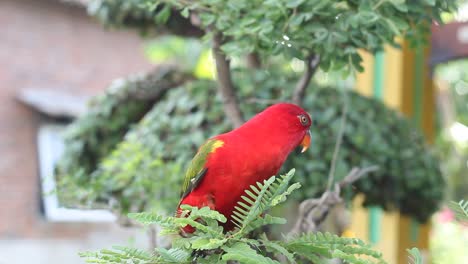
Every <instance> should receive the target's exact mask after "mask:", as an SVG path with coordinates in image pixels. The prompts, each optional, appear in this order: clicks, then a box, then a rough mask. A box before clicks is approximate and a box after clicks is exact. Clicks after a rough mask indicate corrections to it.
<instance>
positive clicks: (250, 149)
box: [176, 103, 312, 234]
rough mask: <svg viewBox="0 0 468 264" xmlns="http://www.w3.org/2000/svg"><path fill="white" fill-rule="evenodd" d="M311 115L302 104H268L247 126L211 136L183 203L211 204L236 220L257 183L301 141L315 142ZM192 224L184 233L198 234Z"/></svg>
mask: <svg viewBox="0 0 468 264" xmlns="http://www.w3.org/2000/svg"><path fill="white" fill-rule="evenodd" d="M311 122H312V120H311V118H310V116H309V114H308V113H307V112H306V111H304V110H303V109H302V108H300V107H299V106H297V105H294V104H289V103H279V104H275V105H272V106H270V107H268V108H266V109H265V110H264V111H262V112H261V113H259V114H257V115H255V116H254V117H253V118H251V119H250V120H249V121H247V122H246V123H245V124H243V125H242V126H240V127H238V128H236V129H234V130H232V131H230V132H228V133H225V134H221V135H217V136H215V137H212V138H210V139H208V140H207V141H206V142H205V143H204V144H203V145H202V146H201V147H200V148H199V150H198V152H197V154H196V155H195V157H194V158H193V160H192V162H191V164H190V166H189V168H188V170H187V172H186V174H185V179H184V183H183V188H182V195H181V200H180V202H179V205H178V208H177V213H176V215H177V216H180V215H181V213H182V212H181V209H180V205H181V204H187V205H191V206H196V207H199V208H201V207H204V206H208V207H210V208H211V209H214V210H217V211H218V212H220V213H222V214H223V215H224V216H226V218H227V219H228V221H227V222H226V224H224V229H225V230H226V231H228V230H231V229H232V228H233V227H234V225H233V223H232V222H231V214H232V212H233V210H234V206H235V205H237V202H238V201H239V200H240V199H241V196H242V195H243V194H244V191H245V190H246V189H248V188H249V187H250V185H253V184H255V183H256V182H262V181H263V180H265V179H268V178H270V177H271V176H273V175H276V174H277V173H278V171H279V170H280V168H281V166H282V165H283V163H284V162H285V160H286V158H287V157H288V155H289V153H291V151H292V150H294V149H295V148H296V147H298V146H299V145H300V146H302V147H303V148H302V152H304V151H305V150H307V148H308V147H309V145H310V131H309V128H310V125H311ZM193 232H194V228H193V227H191V226H186V227H184V228H183V230H182V234H184V233H193Z"/></svg>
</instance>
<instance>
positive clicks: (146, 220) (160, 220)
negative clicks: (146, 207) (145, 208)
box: [127, 212, 174, 227]
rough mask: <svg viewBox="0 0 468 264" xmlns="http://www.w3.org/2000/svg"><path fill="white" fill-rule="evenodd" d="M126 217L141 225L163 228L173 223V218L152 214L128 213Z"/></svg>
mask: <svg viewBox="0 0 468 264" xmlns="http://www.w3.org/2000/svg"><path fill="white" fill-rule="evenodd" d="M127 216H128V217H129V218H130V219H133V220H135V221H137V222H139V223H141V224H143V225H153V224H158V225H160V226H163V227H164V226H167V225H170V224H171V223H172V222H173V221H174V217H170V216H162V215H159V214H156V213H152V212H144V213H129V214H127Z"/></svg>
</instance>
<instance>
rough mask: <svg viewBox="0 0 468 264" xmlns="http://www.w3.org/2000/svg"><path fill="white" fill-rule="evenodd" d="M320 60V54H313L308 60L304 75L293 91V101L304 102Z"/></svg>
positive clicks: (298, 103) (296, 102)
mask: <svg viewBox="0 0 468 264" xmlns="http://www.w3.org/2000/svg"><path fill="white" fill-rule="evenodd" d="M319 62H320V55H318V54H312V55H310V56H309V57H308V58H307V60H306V62H305V63H306V65H305V70H304V75H302V77H301V79H300V80H299V82H298V83H297V85H296V88H295V89H294V92H293V97H292V101H293V103H295V104H297V105H300V104H301V102H302V98H304V95H305V90H306V88H307V86H309V83H310V80H311V79H312V76H314V73H315V71H316V70H317V68H318V65H319Z"/></svg>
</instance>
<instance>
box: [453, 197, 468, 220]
mask: <svg viewBox="0 0 468 264" xmlns="http://www.w3.org/2000/svg"><path fill="white" fill-rule="evenodd" d="M448 207H449V208H450V209H452V211H453V212H454V213H455V218H456V219H457V220H458V221H460V222H462V223H467V224H468V201H464V200H461V201H459V202H458V203H457V202H454V201H451V202H450V203H449V204H448Z"/></svg>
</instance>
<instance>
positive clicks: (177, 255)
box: [156, 248, 191, 263]
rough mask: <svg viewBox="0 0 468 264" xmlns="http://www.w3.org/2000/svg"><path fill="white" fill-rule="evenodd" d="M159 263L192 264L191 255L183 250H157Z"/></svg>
mask: <svg viewBox="0 0 468 264" xmlns="http://www.w3.org/2000/svg"><path fill="white" fill-rule="evenodd" d="M156 251H157V253H158V255H159V257H158V263H190V262H191V261H190V260H189V257H190V253H189V252H187V251H186V250H183V249H181V248H171V249H165V248H157V249H156Z"/></svg>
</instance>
